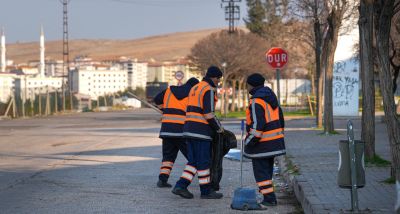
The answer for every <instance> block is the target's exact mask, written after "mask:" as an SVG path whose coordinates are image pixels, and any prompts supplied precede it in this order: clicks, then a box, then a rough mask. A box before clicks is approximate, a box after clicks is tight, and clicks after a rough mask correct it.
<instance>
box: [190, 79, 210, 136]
mask: <svg viewBox="0 0 400 214" xmlns="http://www.w3.org/2000/svg"><path fill="white" fill-rule="evenodd" d="M208 91H210V95H211V97H212V98H211V97H204V95H205V94H206V93H207V92H208ZM204 99H210V102H211V107H212V109H211V112H207V113H204V106H203V103H204ZM217 101H218V98H217V94H216V90H215V88H214V87H212V86H211V85H210V84H209V83H207V82H206V81H201V82H200V83H198V84H197V85H195V86H193V88H192V89H191V90H190V92H189V99H188V106H187V109H186V119H185V125H184V133H183V134H184V136H185V137H193V138H200V139H206V140H212V130H211V127H210V125H209V124H208V121H207V119H211V118H213V117H215V115H214V109H215V105H216V103H217Z"/></svg>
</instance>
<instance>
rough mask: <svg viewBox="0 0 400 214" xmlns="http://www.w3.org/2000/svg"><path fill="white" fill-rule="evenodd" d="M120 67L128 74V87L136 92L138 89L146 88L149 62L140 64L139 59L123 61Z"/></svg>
mask: <svg viewBox="0 0 400 214" xmlns="http://www.w3.org/2000/svg"><path fill="white" fill-rule="evenodd" d="M120 65H121V66H122V69H124V70H126V71H127V73H128V87H131V88H132V89H134V90H135V89H136V88H143V89H144V88H146V82H147V72H148V69H147V62H140V61H138V60H137V59H134V60H130V59H121V60H120Z"/></svg>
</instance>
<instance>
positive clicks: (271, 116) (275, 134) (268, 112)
mask: <svg viewBox="0 0 400 214" xmlns="http://www.w3.org/2000/svg"><path fill="white" fill-rule="evenodd" d="M256 103H257V104H259V105H261V106H262V108H263V109H264V112H265V115H264V117H265V122H266V123H267V124H268V123H271V122H272V121H276V120H279V108H276V109H275V110H273V109H272V108H271V106H270V105H269V104H267V103H266V102H265V101H264V100H262V99H260V98H253V99H251V100H250V105H251V113H252V116H251V117H250V112H249V110H248V109H247V111H246V122H247V125H250V124H251V122H253V126H252V128H250V131H249V134H250V135H249V136H248V138H247V139H248V140H247V141H249V142H250V140H251V139H252V138H253V137H258V138H260V141H259V142H268V141H271V140H275V139H279V138H283V137H284V134H283V129H282V128H278V129H272V130H257V117H256V108H255V105H256ZM251 119H253V121H251Z"/></svg>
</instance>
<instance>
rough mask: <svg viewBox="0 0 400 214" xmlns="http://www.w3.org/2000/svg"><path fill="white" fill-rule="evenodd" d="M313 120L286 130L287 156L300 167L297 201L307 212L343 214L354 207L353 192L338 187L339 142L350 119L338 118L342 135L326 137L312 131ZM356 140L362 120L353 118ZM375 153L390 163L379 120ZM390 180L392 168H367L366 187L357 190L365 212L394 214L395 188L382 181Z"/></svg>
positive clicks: (290, 124) (296, 180)
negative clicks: (352, 201)
mask: <svg viewBox="0 0 400 214" xmlns="http://www.w3.org/2000/svg"><path fill="white" fill-rule="evenodd" d="M314 121H315V120H314V119H311V118H310V119H296V120H288V121H287V125H286V127H287V128H286V129H285V138H286V139H285V141H286V147H287V157H288V159H290V160H291V161H292V162H293V163H294V164H295V165H296V166H297V167H298V168H299V174H298V175H293V174H292V175H291V176H289V177H291V182H292V184H293V186H294V189H295V193H296V196H297V199H298V200H299V201H300V203H301V204H302V207H303V209H304V212H305V213H318V214H320V213H342V212H345V211H346V210H349V209H350V208H351V195H350V190H348V189H341V188H339V187H338V185H337V171H338V159H339V157H338V148H339V146H338V142H339V141H340V140H345V139H346V136H347V135H346V124H347V119H344V118H343V119H336V120H335V129H336V130H337V131H338V132H339V133H340V134H339V135H333V136H325V135H323V134H321V133H322V131H321V130H316V129H314V128H313V126H315V122H314ZM352 121H353V124H354V128H355V130H354V131H355V132H354V134H355V139H360V133H361V125H360V123H361V120H360V118H352ZM376 152H377V154H378V155H380V156H381V157H382V158H384V159H386V160H390V148H389V142H388V138H387V131H386V126H385V124H384V123H383V122H382V121H381V119H380V117H377V119H376ZM389 177H390V167H371V166H367V167H366V185H365V187H364V188H362V189H358V197H359V207H360V210H364V211H367V212H366V213H395V211H394V204H395V199H396V193H395V185H394V184H386V183H384V182H382V181H384V180H385V179H387V178H389Z"/></svg>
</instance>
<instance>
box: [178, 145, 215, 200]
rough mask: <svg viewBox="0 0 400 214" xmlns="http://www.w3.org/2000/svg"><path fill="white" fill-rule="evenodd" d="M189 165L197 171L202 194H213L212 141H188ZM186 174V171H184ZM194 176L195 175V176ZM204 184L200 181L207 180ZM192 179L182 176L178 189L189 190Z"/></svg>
mask: <svg viewBox="0 0 400 214" xmlns="http://www.w3.org/2000/svg"><path fill="white" fill-rule="evenodd" d="M186 142H187V146H188V163H187V164H186V166H190V167H193V168H194V169H195V170H197V174H198V176H199V183H200V192H201V194H202V195H208V194H210V192H211V184H210V162H211V141H207V140H200V139H192V138H189V139H187V141H186ZM184 173H185V171H184ZM193 176H194V174H193ZM207 179H208V182H207V181H205V182H202V181H200V180H207ZM191 182H192V179H190V180H188V179H185V178H184V176H182V177H181V178H180V179H179V180H178V181H177V183H176V187H180V188H187V187H188V186H189V185H190V183H191Z"/></svg>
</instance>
